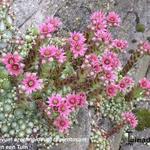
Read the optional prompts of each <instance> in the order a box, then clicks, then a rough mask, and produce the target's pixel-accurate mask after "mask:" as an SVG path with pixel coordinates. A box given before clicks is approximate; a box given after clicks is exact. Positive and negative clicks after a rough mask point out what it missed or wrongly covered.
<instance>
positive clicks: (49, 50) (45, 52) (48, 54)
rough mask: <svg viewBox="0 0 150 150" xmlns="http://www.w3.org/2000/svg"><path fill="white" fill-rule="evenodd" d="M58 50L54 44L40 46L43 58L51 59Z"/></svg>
mask: <svg viewBox="0 0 150 150" xmlns="http://www.w3.org/2000/svg"><path fill="white" fill-rule="evenodd" d="M57 50H58V48H57V47H55V46H54V45H50V46H47V47H42V48H40V54H41V56H42V57H43V58H45V59H48V60H49V61H51V58H52V57H53V56H54V55H55V52H56V51H57Z"/></svg>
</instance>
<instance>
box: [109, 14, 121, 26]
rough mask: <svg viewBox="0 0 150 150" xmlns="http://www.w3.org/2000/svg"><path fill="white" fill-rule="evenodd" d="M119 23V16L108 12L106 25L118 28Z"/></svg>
mask: <svg viewBox="0 0 150 150" xmlns="http://www.w3.org/2000/svg"><path fill="white" fill-rule="evenodd" d="M120 22H121V19H120V16H119V15H118V14H117V13H116V12H109V13H108V15H107V23H108V24H109V25H110V26H119V25H120Z"/></svg>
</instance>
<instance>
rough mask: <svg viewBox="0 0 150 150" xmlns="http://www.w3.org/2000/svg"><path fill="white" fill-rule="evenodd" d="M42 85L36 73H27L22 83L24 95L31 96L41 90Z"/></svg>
mask: <svg viewBox="0 0 150 150" xmlns="http://www.w3.org/2000/svg"><path fill="white" fill-rule="evenodd" d="M42 83H43V81H42V80H41V79H39V78H38V77H37V75H36V73H30V72H28V73H26V74H25V78H24V79H23V81H22V89H23V90H24V91H25V93H26V94H31V93H33V92H36V91H37V90H40V89H42Z"/></svg>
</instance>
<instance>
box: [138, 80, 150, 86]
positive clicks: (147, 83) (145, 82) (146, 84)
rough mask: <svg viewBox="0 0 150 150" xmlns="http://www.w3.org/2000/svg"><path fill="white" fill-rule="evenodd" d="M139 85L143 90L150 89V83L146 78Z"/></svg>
mask: <svg viewBox="0 0 150 150" xmlns="http://www.w3.org/2000/svg"><path fill="white" fill-rule="evenodd" d="M139 84H140V87H141V88H142V89H150V81H149V80H148V79H146V78H143V79H141V80H140V81H139Z"/></svg>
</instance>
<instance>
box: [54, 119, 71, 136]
mask: <svg viewBox="0 0 150 150" xmlns="http://www.w3.org/2000/svg"><path fill="white" fill-rule="evenodd" d="M70 125H71V121H70V120H69V119H68V118H67V117H62V116H59V117H57V118H56V119H55V121H54V126H55V127H56V128H58V130H59V132H62V133H64V132H67V131H68V129H69V128H70Z"/></svg>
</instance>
